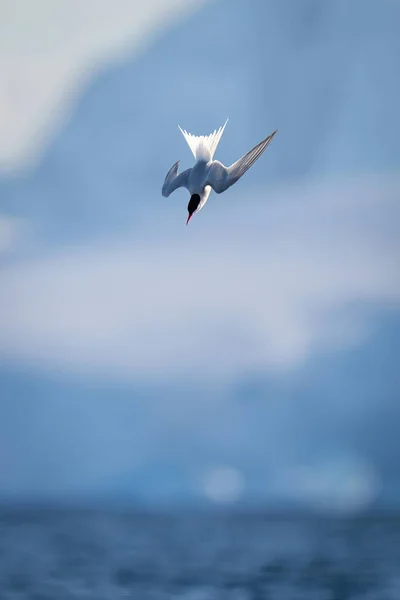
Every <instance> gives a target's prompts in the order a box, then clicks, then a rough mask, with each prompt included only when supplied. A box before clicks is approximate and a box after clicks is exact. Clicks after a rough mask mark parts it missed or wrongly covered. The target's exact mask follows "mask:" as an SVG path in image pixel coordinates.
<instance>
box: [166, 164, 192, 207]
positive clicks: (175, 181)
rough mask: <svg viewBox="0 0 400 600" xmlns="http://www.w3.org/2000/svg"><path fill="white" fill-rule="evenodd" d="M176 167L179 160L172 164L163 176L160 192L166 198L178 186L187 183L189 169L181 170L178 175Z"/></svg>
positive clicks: (184, 185) (183, 185)
mask: <svg viewBox="0 0 400 600" xmlns="http://www.w3.org/2000/svg"><path fill="white" fill-rule="evenodd" d="M178 167H179V160H178V161H177V162H176V163H175V164H173V165H172V167H171V168H170V170H169V171H168V173H167V175H166V177H165V181H164V185H163V186H162V190H161V193H162V195H163V196H165V198H168V196H169V195H170V194H172V192H174V191H175V190H177V189H178V188H180V187H186V185H187V181H188V177H189V173H190V171H191V169H186V171H182V173H179V175H178Z"/></svg>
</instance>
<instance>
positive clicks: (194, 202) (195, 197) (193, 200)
mask: <svg viewBox="0 0 400 600" xmlns="http://www.w3.org/2000/svg"><path fill="white" fill-rule="evenodd" d="M199 204H200V196H199V194H192V195H191V196H190V200H189V204H188V213H189V216H188V218H187V221H186V225H187V224H188V223H189V221H190V219H191V218H192V216H193V215H194V213H195V212H196V211H197V209H198V208H199Z"/></svg>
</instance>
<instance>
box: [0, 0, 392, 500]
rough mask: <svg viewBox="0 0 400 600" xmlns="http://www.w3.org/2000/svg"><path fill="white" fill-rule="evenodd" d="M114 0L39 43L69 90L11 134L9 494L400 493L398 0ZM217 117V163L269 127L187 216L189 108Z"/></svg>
mask: <svg viewBox="0 0 400 600" xmlns="http://www.w3.org/2000/svg"><path fill="white" fill-rule="evenodd" d="M119 4H121V6H119V5H118V7H116V10H115V15H116V16H115V17H113V18H114V19H115V20H114V21H113V28H112V31H113V36H114V37H112V36H111V37H112V40H111V41H110V36H109V35H106V34H105V32H106V33H107V28H105V27H104V23H105V22H106V21H107V15H108V14H109V13H108V12H107V10H108V9H107V6H108V5H107V3H106V2H104V6H103V8H102V12H101V15H102V18H101V19H100V18H99V20H97V21H95V22H91V23H90V27H92V29H91V30H90V40H91V42H90V44H83V46H82V48H81V52H80V53H79V56H78V57H77V56H76V55H71V53H69V52H67V54H65V52H66V51H65V48H64V47H61V49H60V48H59V49H58V50H59V52H58V53H57V52H56V49H57V44H56V40H53V41H51V40H50V41H49V43H50V42H51V43H52V44H55V46H54V48H53V47H52V50H51V52H50V49H49V47H45V48H44V49H42V51H41V52H42V54H41V53H40V52H39V55H40V56H41V57H42V58H43V57H45V58H46V65H47V67H46V68H47V70H46V71H45V73H46V81H47V82H48V85H49V89H50V87H51V89H52V90H55V89H57V90H58V94H60V93H61V92H60V90H62V89H66V90H68V91H69V93H68V94H67V96H65V97H63V98H64V99H63V100H62V101H61V100H60V102H59V104H58V105H57V106H58V108H56V109H55V113H54V114H56V116H57V118H56V119H49V122H48V123H47V124H46V127H45V128H44V129H42V131H47V133H46V135H44V134H43V140H42V141H41V142H40V143H39V140H40V139H42V137H41V136H42V134H40V135H39V134H38V137H37V138H36V137H35V140H36V141H35V145H34V146H30V150H29V152H28V153H27V150H26V148H27V146H26V145H24V144H25V142H24V143H23V142H22V141H21V139H22V138H21V136H23V133H21V131H22V130H21V128H20V127H19V128H18V127H15V130H14V129H13V126H12V123H13V122H14V120H15V122H17V120H18V115H17V112H15V114H14V113H12V115H11V121H8V122H9V123H11V126H8V129H7V131H8V132H9V133H8V138H7V141H6V142H4V143H3V146H2V149H1V152H2V157H3V159H2V160H3V163H2V164H3V171H2V173H1V174H0V192H1V196H2V204H1V207H0V236H1V237H0V240H1V241H0V252H1V255H0V260H1V264H0V289H1V292H0V307H1V313H0V360H1V370H0V377H1V379H2V382H3V386H2V387H3V390H4V394H3V395H2V397H1V398H0V411H1V417H2V418H1V419H0V423H1V425H0V433H1V436H0V448H1V456H2V462H0V495H3V496H4V497H12V498H15V497H22V498H30V497H32V496H35V495H38V496H47V495H51V496H53V495H54V494H55V495H60V496H61V497H64V496H68V497H71V495H72V496H79V495H81V494H86V495H87V494H89V495H90V494H94V495H97V496H98V497H103V496H106V497H109V496H113V497H129V498H136V499H137V498H139V499H142V500H143V499H145V501H146V502H152V503H158V502H164V501H174V502H176V501H178V502H179V501H181V502H187V501H193V500H194V499H195V500H199V499H204V498H208V499H209V500H211V501H221V502H224V501H226V502H227V501H232V500H239V499H240V498H242V499H244V500H246V501H257V502H264V503H265V504H270V503H282V502H300V503H305V504H306V505H310V506H323V507H327V506H331V507H333V508H336V509H341V508H344V509H346V508H348V509H353V508H355V509H357V508H362V507H364V506H365V505H368V504H369V503H370V502H373V501H375V500H376V499H381V500H386V501H389V500H390V501H393V499H396V498H398V496H397V494H398V492H397V489H398V483H399V482H398V481H397V479H396V475H395V473H394V471H393V469H392V467H391V464H392V462H393V460H394V457H397V454H398V451H397V446H398V445H397V443H396V433H395V432H392V431H391V429H390V423H391V421H392V419H393V414H395V415H396V414H397V413H396V410H397V409H396V407H397V401H398V394H399V388H398V378H396V375H395V370H396V369H395V365H394V363H393V361H392V360H391V359H390V357H391V356H392V354H393V353H395V352H396V349H397V350H398V336H396V335H395V334H393V332H396V331H397V329H398V306H399V295H400V281H399V276H398V256H399V236H398V226H397V223H398V222H399V191H400V173H399V164H400V151H399V149H398V144H397V140H398V134H399V133H400V131H399V128H400V124H399V119H398V115H397V107H398V97H399V84H398V78H397V77H396V76H395V72H396V68H397V67H396V65H395V56H396V53H397V54H398V52H397V51H398V50H399V48H398V46H399V40H398V35H397V31H396V28H395V27H394V25H393V24H394V23H395V21H396V19H398V18H399V16H400V15H399V10H398V6H397V5H396V4H395V3H393V2H389V0H385V1H384V2H381V3H377V2H373V1H370V2H353V3H352V4H351V5H349V4H348V3H347V2H344V1H343V0H336V1H335V2H331V3H329V5H328V4H326V5H323V7H322V6H321V5H320V3H318V2H313V1H307V2H306V1H304V2H299V3H298V2H295V1H294V0H285V2H282V3H280V4H279V5H278V4H275V3H273V2H261V0H260V1H257V0H253V1H252V2H249V3H248V4H246V6H245V7H244V5H243V3H240V2H238V3H237V5H236V4H235V7H234V8H232V6H233V4H232V3H230V4H229V6H228V5H227V2H226V0H225V1H224V0H215V1H214V2H207V3H204V5H203V4H202V5H199V6H198V7H197V8H196V10H193V12H190V11H189V13H188V14H187V13H185V14H183V13H181V12H180V6H178V4H179V3H171V5H168V6H167V4H168V3H163V9H164V10H166V11H167V12H168V14H170V16H169V21H168V26H167V25H166V26H165V27H164V28H160V26H159V21H157V19H156V18H155V16H154V15H156V14H157V10H158V8H157V6H156V4H157V3H150V4H149V13H148V14H147V16H146V15H145V14H142V13H140V15H139V13H135V10H136V9H137V10H139V8H138V7H136V9H135V6H136V4H135V3H131V8H132V12H130V13H129V19H128V18H127V19H126V20H124V19H122V18H121V14H123V6H122V4H123V3H122V2H120V3H119ZM61 5H62V2H61V1H60V2H59V8H60V7H61ZM57 6H58V5H57ZM227 7H228V9H227ZM60 10H61V9H60ZM140 10H142V8H140ZM170 10H171V11H175V12H169V11H170ZM10 14H11V13H10ZM60 14H61V15H62V12H60ZM60 14H58V16H57V11H55V12H54V14H52V19H54V20H55V22H57V18H59V15H60ZM135 15H136V17H137V18H139V16H140V18H142V19H144V21H143V23H147V25H146V27H147V29H146V28H144V30H145V31H146V35H144V34H143V33H142V37H141V38H140V40H139V37H138V33H137V28H136V29H135V27H134V24H135V23H136V21H137V19H136V20H135V18H134V17H135ZM152 15H153V16H152ZM146 19H147V20H146ZM152 19H154V21H152ZM130 22H131V23H132V25H131V26H129V23H130ZM10 26H11V25H10ZM36 26H37V30H38V31H39V33H40V32H43V31H46V30H47V29H46V28H47V27H48V24H47V22H46V20H43V19H42V16H41V13H40V12H39V13H38V16H37V24H36ZM135 26H136V25H135ZM88 27H89V25H88ZM129 27H131V29H129ZM33 30H34V31H35V28H34V29H33ZM233 30H235V31H236V32H237V36H235V37H233V36H232V35H231V32H232V31H233ZM266 31H267V32H268V35H266V34H265V32H266ZM193 32H198V39H197V38H196V36H194V35H193ZM87 33H89V31H88V32H87ZM49 39H50V38H49ZM79 39H81V40H84V39H86V38H85V36H84V35H83V34H82V35H81V37H80V38H79ZM238 40H241V41H242V44H241V45H240V44H238V43H237V41H238ZM23 41H24V44H25V46H26V40H25V39H24V40H23ZM117 41H118V43H117ZM195 42H196V43H195ZM21 43H22V42H21ZM32 43H33V42H32ZM25 46H24V47H22V46H21V48H20V49H19V53H18V52H17V55H18V56H19V60H21V61H22V58H21V57H23V56H25V57H26V61H28V58H27V57H28V55H29V52H27V51H26V47H25ZM33 46H35V44H34V43H33ZM61 46H62V44H61ZM79 47H80V46H79ZM116 48H118V51H117V50H116ZM16 50H18V48H17V49H15V48H12V49H10V48H8V47H7V46H6V45H4V46H3V48H2V52H3V56H5V58H6V59H7V60H6V61H5V62H6V63H7V64H11V62H12V60H15V56H16V54H15V53H16ZM100 50H101V51H100ZM13 52H14V54H13ZM24 52H25V55H24ZM93 53H95V55H96V56H97V57H98V58H97V59H96V65H95V64H94V63H93V62H90V60H91V59H90V60H89V59H88V58H87V57H88V56H89V57H90V56H94V54H93ZM35 56H36V55H34V56H33V58H35ZM65 56H68V60H69V61H72V59H74V61H75V62H74V63H73V64H74V65H75V66H74V69H77V68H78V67H77V65H79V68H80V69H82V68H83V69H86V70H85V77H84V82H85V83H82V82H83V80H82V79H79V78H75V79H71V78H67V76H66V75H65V78H64V80H63V81H64V84H63V85H64V88H63V86H61V87H57V82H56V80H55V79H54V77H53V75H52V74H53V73H54V72H55V71H56V70H57V66H58V65H59V64H63V65H64V64H65V63H64V62H63V59H62V57H65ZM78 59H79V60H78ZM32 60H33V59H32ZM38 60H39V59H38ZM88 60H89V62H87V61H88ZM85 61H86V62H85ZM18 64H20V63H18ZM68 64H72V63H68ZM88 64H89V65H91V66H90V68H89V69H88V67H87V65H88ZM82 65H83V66H82ZM85 65H86V66H85ZM95 66H96V68H95ZM68 68H70V67H68ZM71 69H72V67H71ZM22 71H23V70H22ZM21 81H24V80H23V78H22V79H21ZM76 82H78V83H79V85H78V83H76ZM25 83H26V82H25ZM20 85H21V89H22V86H23V83H21V84H20ZM46 89H47V88H46ZM52 93H53V92H52ZM54 93H55V92H54ZM56 96H57V94H56V95H54V94H53V96H52V98H53V100H52V102H53V101H54V98H55V97H56ZM59 97H60V98H61V96H59ZM65 98H66V99H65ZM49 102H50V100H49ZM7 106H12V103H11V104H7ZM41 106H44V104H43V105H41ZM17 108H18V107H17ZM17 108H15V111H17ZM38 110H39V109H38ZM32 111H33V109H32ZM10 114H11V113H9V112H6V113H4V114H3V123H5V122H6V119H5V117H4V115H8V117H7V119H9V118H10ZM40 114H41V115H42V114H43V111H42V112H41V113H40ZM49 114H50V116H51V115H53V113H52V112H51V111H50V112H49ZM227 116H229V117H230V121H229V123H228V125H227V128H226V130H225V133H224V136H223V139H222V141H221V144H220V147H219V149H218V153H217V158H219V159H220V160H222V161H226V162H229V161H233V160H234V159H235V158H237V157H238V156H240V155H241V154H243V153H244V152H245V151H246V150H247V149H249V148H250V147H251V146H252V145H254V144H255V143H256V142H258V141H259V140H260V139H262V138H263V137H265V135H266V134H268V133H270V132H271V131H272V130H274V129H275V128H278V129H279V133H278V135H277V136H276V138H275V139H274V141H273V143H272V144H271V146H270V147H269V148H268V151H267V152H266V153H265V155H263V157H262V158H261V159H260V161H258V163H257V164H256V165H255V166H254V167H253V169H252V170H251V171H249V173H248V174H246V177H245V178H243V180H242V181H241V182H240V184H238V185H237V186H235V187H233V188H232V189H231V190H229V193H227V194H225V195H224V196H216V195H215V196H212V197H211V198H210V201H209V203H208V204H207V206H206V207H205V208H204V210H203V211H202V212H201V213H199V214H198V215H196V217H195V218H194V219H192V221H191V223H190V226H189V227H185V225H184V223H185V221H186V204H187V200H188V198H187V194H186V193H185V192H184V191H182V190H180V191H178V192H177V193H176V194H175V195H174V196H171V198H169V199H168V200H165V199H164V198H162V197H161V195H160V188H161V185H162V181H163V177H164V175H165V172H166V171H167V170H168V169H169V167H170V166H171V164H172V163H173V162H175V160H177V159H181V160H182V166H183V168H186V166H189V165H190V161H191V158H190V157H191V155H190V151H189V148H188V147H187V146H186V144H185V141H184V139H183V137H182V136H181V134H180V132H179V130H178V128H177V125H178V124H180V125H181V126H183V127H184V128H186V129H188V130H189V131H193V133H203V134H207V133H209V132H210V131H212V130H214V129H215V128H216V127H218V126H219V125H221V124H222V123H223V122H224V121H225V118H226V117H227ZM41 119H42V117H39V112H38V113H34V112H32V113H31V122H30V123H31V125H30V127H33V128H35V127H36V128H38V127H39V125H40V123H41ZM50 121H51V122H50ZM55 123H56V126H55ZM3 126H4V125H3ZM28 130H29V128H28V129H27V130H26V131H28ZM26 131H25V134H24V135H26ZM18 136H20V137H18ZM18 140H19V142H18ZM11 150H12V151H11ZM32 153H33V154H32ZM28 155H29V158H28ZM11 166H12V169H13V172H12V173H10V170H9V169H10V167H11ZM374 353H375V355H374ZM371 357H372V358H371ZM343 365H345V366H343ZM346 365H352V366H349V367H348V368H346ZM360 379H361V380H362V384H360ZM255 390H256V391H255ZM374 420H375V423H379V430H377V431H374V429H373V427H371V423H373V422H374ZM362 426H364V430H365V434H364V435H362V434H360V431H359V428H360V427H361V429H362ZM376 438H378V439H381V447H384V450H382V451H380V450H379V447H378V446H377V445H376V444H375V441H374V440H375V439H376ZM386 438H387V439H386ZM384 441H385V443H384ZM396 460H397V459H396Z"/></svg>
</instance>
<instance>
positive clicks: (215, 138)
mask: <svg viewBox="0 0 400 600" xmlns="http://www.w3.org/2000/svg"><path fill="white" fill-rule="evenodd" d="M227 122H228V119H227V120H226V121H225V123H224V125H222V127H220V128H219V129H218V131H214V132H213V133H210V135H193V134H191V133H188V132H187V131H185V130H184V129H182V128H181V127H180V126H179V125H178V127H179V129H180V130H181V132H182V134H183V137H184V138H185V140H186V141H187V143H188V146H189V148H190V149H191V151H192V153H193V156H194V157H195V159H196V160H205V161H207V162H208V161H209V160H212V159H213V158H214V154H215V151H216V149H217V146H218V144H219V142H220V140H221V137H222V134H223V133H224V129H225V126H226V124H227Z"/></svg>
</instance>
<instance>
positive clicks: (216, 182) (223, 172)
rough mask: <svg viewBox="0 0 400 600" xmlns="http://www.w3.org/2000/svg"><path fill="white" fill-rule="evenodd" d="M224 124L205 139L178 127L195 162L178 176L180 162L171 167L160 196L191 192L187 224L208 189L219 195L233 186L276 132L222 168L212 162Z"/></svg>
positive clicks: (203, 199)
mask: <svg viewBox="0 0 400 600" xmlns="http://www.w3.org/2000/svg"><path fill="white" fill-rule="evenodd" d="M227 122H228V119H227V120H226V121H225V124H224V125H223V126H222V127H220V128H219V129H218V131H214V133H211V134H210V135H206V136H205V135H199V136H197V135H192V134H191V133H188V132H187V131H185V130H183V129H181V127H179V129H180V130H181V132H182V133H183V136H184V138H185V140H186V141H187V143H188V145H189V148H190V149H191V151H192V153H193V156H194V157H195V159H196V163H195V165H194V166H193V167H192V168H191V169H186V171H182V173H179V174H178V167H179V163H180V161H179V160H178V161H177V162H176V163H175V164H174V165H172V167H171V168H170V170H169V171H168V173H167V175H166V177H165V181H164V185H163V187H162V195H163V196H165V197H166V198H167V197H168V196H169V195H170V194H172V192H174V191H175V190H177V189H178V188H180V187H184V188H186V189H187V190H188V191H189V192H190V200H189V204H188V212H189V216H188V218H187V221H186V225H187V224H188V223H189V221H190V219H191V218H192V216H193V215H194V214H195V213H197V212H199V210H201V209H202V208H203V206H204V205H205V203H206V202H207V200H208V197H209V195H210V192H211V189H213V190H214V191H215V192H217V194H221V193H222V192H225V190H227V189H228V188H229V187H230V186H231V185H233V184H234V183H236V181H238V179H240V178H241V177H242V175H244V173H246V171H247V170H248V169H249V168H250V167H251V165H252V164H253V163H254V162H255V161H256V160H257V158H259V157H260V156H261V154H262V153H263V152H264V150H265V149H266V147H267V146H268V144H269V143H270V142H271V140H272V138H273V137H274V135H275V134H276V132H277V131H278V130H277V129H276V130H275V131H274V132H273V133H271V135H269V136H268V137H267V138H265V140H263V141H262V142H260V143H259V144H257V146H254V148H253V149H252V150H250V151H249V152H247V154H245V155H244V156H242V158H239V160H237V161H236V162H235V163H233V164H232V165H231V166H230V167H225V166H224V165H223V164H222V163H220V162H219V161H218V160H213V159H214V154H215V151H216V149H217V146H218V144H219V142H220V139H221V137H222V134H223V132H224V129H225V126H226V124H227Z"/></svg>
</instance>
